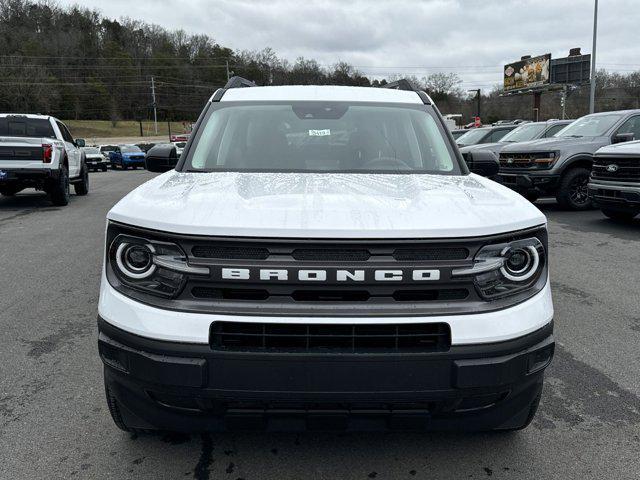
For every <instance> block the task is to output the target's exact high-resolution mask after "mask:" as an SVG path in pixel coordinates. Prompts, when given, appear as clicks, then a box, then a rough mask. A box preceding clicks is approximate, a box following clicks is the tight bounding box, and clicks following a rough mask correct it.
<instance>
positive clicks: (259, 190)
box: [107, 170, 546, 238]
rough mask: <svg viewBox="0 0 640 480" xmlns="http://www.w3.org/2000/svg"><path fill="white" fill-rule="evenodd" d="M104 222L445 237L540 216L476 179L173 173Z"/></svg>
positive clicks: (195, 229) (510, 227) (517, 225)
mask: <svg viewBox="0 0 640 480" xmlns="http://www.w3.org/2000/svg"><path fill="white" fill-rule="evenodd" d="M107 217H108V218H109V219H111V220H115V221H118V222H122V223H126V224H131V225H137V226H141V227H146V228H151V229H156V230H163V231H169V232H174V233H184V234H194V235H198V234H199V235H219V236H249V237H281V238H301V237H304V238H447V237H465V236H481V235H491V234H496V233H504V232H509V231H514V230H520V229H524V228H528V227H532V226H536V225H541V224H544V223H545V222H546V219H545V217H544V215H543V214H542V213H541V212H540V211H539V210H538V209H537V208H536V207H534V206H533V205H532V204H531V203H529V202H528V201H527V200H525V199H524V198H523V197H521V196H520V195H518V194H517V193H515V192H513V191H511V190H509V189H507V188H505V187H503V186H501V185H498V184H497V183H495V182H492V181H490V180H488V179H486V178H482V177H479V176H477V175H473V174H472V175H467V176H448V175H447V176H445V175H395V174H316V173H302V174H301V173H238V172H219V173H186V172H176V171H175V170H172V171H170V172H167V173H164V174H162V175H159V176H158V177H156V178H154V179H152V180H150V181H148V182H147V183H145V184H143V185H141V186H140V187H138V188H137V189H135V190H134V191H132V192H131V193H129V194H128V195H127V196H126V197H125V198H123V199H122V200H121V201H120V202H118V203H117V204H116V205H115V206H114V207H113V208H112V209H111V211H110V212H109V214H108V216H107Z"/></svg>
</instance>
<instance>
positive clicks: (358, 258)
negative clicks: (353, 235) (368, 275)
mask: <svg viewBox="0 0 640 480" xmlns="http://www.w3.org/2000/svg"><path fill="white" fill-rule="evenodd" d="M291 256H292V257H293V258H294V259H296V260H310V261H319V262H323V261H324V262H330V261H339V262H366V261H367V260H369V258H370V257H371V253H369V250H366V249H329V248H326V249H325V248H298V249H296V250H294V251H293V253H292V255H291Z"/></svg>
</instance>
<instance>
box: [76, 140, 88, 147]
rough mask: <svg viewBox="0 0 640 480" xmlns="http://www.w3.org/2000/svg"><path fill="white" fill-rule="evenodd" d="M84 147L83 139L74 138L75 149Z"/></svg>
mask: <svg viewBox="0 0 640 480" xmlns="http://www.w3.org/2000/svg"><path fill="white" fill-rule="evenodd" d="M85 145H86V143H85V141H84V138H76V146H77V147H84V146H85Z"/></svg>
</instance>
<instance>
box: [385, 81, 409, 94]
mask: <svg viewBox="0 0 640 480" xmlns="http://www.w3.org/2000/svg"><path fill="white" fill-rule="evenodd" d="M382 88H392V89H393V90H408V91H410V92H415V91H416V89H415V88H413V85H411V83H410V82H409V80H407V79H406V78H401V79H400V80H396V81H395V82H391V83H387V84H386V85H383V86H382Z"/></svg>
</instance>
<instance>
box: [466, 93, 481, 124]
mask: <svg viewBox="0 0 640 480" xmlns="http://www.w3.org/2000/svg"><path fill="white" fill-rule="evenodd" d="M467 91H468V92H476V100H477V102H478V104H477V107H476V112H477V113H476V117H478V118H480V89H479V88H476V89H475V90H467Z"/></svg>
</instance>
